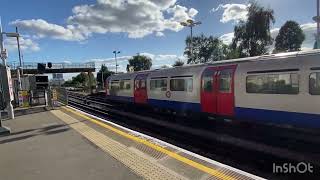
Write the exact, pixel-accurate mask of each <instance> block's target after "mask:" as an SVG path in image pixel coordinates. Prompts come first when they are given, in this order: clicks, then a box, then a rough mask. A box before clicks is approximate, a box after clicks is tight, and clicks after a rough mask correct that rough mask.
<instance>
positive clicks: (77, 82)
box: [63, 72, 96, 89]
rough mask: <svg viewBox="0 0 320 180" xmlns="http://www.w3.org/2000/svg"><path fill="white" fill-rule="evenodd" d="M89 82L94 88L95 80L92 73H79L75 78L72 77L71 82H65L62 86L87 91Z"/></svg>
mask: <svg viewBox="0 0 320 180" xmlns="http://www.w3.org/2000/svg"><path fill="white" fill-rule="evenodd" d="M89 78H90V79H89ZM90 80H91V83H92V84H91V85H92V86H95V85H96V80H95V78H94V75H93V73H92V72H90V73H85V72H81V73H80V74H78V75H77V76H75V77H72V80H68V81H66V82H65V83H64V84H63V85H64V86H72V87H82V88H85V89H88V88H89V84H90Z"/></svg>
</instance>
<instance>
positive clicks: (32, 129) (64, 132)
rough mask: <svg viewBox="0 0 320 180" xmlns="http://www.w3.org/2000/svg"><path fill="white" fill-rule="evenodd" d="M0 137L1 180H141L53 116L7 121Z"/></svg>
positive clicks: (48, 114) (37, 116)
mask: <svg viewBox="0 0 320 180" xmlns="http://www.w3.org/2000/svg"><path fill="white" fill-rule="evenodd" d="M4 125H6V126H8V127H10V128H11V130H12V134H11V135H10V136H4V137H0V157H1V158H0V179H1V180H19V179H23V180H51V179H52V180H56V179H66V180H82V179H90V180H98V179H108V180H109V179H110V180H112V179H133V180H134V179H141V177H139V176H137V175H136V174H135V173H133V172H132V171H130V170H129V169H128V168H127V167H125V166H124V165H123V164H122V163H120V162H119V161H117V160H116V159H114V158H113V157H112V156H110V155H108V154H106V153H105V152H103V151H101V150H100V149H99V148H98V147H96V146H95V145H93V144H91V143H90V142H89V141H88V140H87V139H85V138H83V137H82V136H81V135H80V134H79V133H77V132H76V131H75V130H73V129H72V128H70V127H69V126H68V125H66V124H65V123H64V122H63V121H61V120H60V119H58V118H57V117H56V116H55V115H53V114H52V112H49V111H48V112H41V113H36V114H29V115H25V116H19V117H17V118H16V119H14V120H8V121H4Z"/></svg>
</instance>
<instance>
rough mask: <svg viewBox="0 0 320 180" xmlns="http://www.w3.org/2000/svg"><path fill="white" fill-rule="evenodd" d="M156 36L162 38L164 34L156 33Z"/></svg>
mask: <svg viewBox="0 0 320 180" xmlns="http://www.w3.org/2000/svg"><path fill="white" fill-rule="evenodd" d="M156 36H158V37H162V36H164V33H163V32H157V33H156Z"/></svg>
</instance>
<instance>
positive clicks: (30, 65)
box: [9, 62, 95, 69]
mask: <svg viewBox="0 0 320 180" xmlns="http://www.w3.org/2000/svg"><path fill="white" fill-rule="evenodd" d="M9 66H10V67H11V69H16V68H18V67H19V64H17V63H10V64H9ZM22 67H23V69H37V68H38V63H35V62H26V63H24V64H23V66H22ZM47 68H48V67H47ZM73 68H95V64H94V63H92V62H90V63H52V67H51V68H50V69H73Z"/></svg>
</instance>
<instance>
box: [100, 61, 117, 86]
mask: <svg viewBox="0 0 320 180" xmlns="http://www.w3.org/2000/svg"><path fill="white" fill-rule="evenodd" d="M102 74H103V82H105V81H106V79H107V78H108V77H109V76H111V75H112V74H114V72H112V71H109V70H108V68H107V66H105V65H101V68H100V70H99V72H98V73H97V82H98V83H99V84H102Z"/></svg>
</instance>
